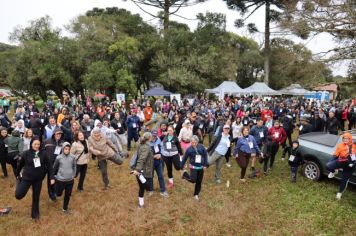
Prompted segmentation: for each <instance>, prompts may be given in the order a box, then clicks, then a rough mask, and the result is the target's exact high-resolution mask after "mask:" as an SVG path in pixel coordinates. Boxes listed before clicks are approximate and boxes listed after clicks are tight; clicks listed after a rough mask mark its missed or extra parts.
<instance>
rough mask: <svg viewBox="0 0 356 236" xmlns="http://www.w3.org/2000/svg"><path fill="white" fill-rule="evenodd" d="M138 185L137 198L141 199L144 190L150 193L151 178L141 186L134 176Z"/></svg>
mask: <svg viewBox="0 0 356 236" xmlns="http://www.w3.org/2000/svg"><path fill="white" fill-rule="evenodd" d="M136 179H137V183H138V188H139V189H138V197H143V196H144V195H145V190H147V191H150V186H151V182H152V178H146V182H145V183H144V184H143V183H142V182H141V181H140V179H139V178H138V176H136Z"/></svg>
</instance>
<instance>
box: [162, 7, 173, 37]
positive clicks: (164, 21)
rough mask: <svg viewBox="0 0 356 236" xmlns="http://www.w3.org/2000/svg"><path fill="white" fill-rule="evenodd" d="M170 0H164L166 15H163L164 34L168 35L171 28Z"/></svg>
mask: <svg viewBox="0 0 356 236" xmlns="http://www.w3.org/2000/svg"><path fill="white" fill-rule="evenodd" d="M170 4H171V3H170V0H165V1H164V13H163V14H164V15H163V36H166V33H167V31H168V28H169V8H170Z"/></svg>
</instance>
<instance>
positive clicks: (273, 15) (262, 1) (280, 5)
mask: <svg viewBox="0 0 356 236" xmlns="http://www.w3.org/2000/svg"><path fill="white" fill-rule="evenodd" d="M224 1H226V4H227V5H228V7H229V8H230V9H235V10H237V11H239V12H240V13H241V14H242V16H245V15H246V14H248V15H247V16H246V17H245V18H243V19H238V20H236V21H235V25H236V26H237V27H242V26H244V23H245V21H246V20H247V19H248V18H249V17H250V16H251V15H252V14H254V13H255V12H256V11H257V10H258V9H259V8H261V7H263V6H264V7H265V32H264V34H265V47H264V57H265V60H264V82H265V83H266V84H269V74H270V35H271V32H270V23H271V21H272V20H278V19H279V17H280V13H279V11H276V10H272V9H271V6H274V7H276V8H277V9H279V10H284V9H285V3H286V2H288V1H287V0H224ZM289 1H294V0H289ZM248 29H249V31H250V32H257V31H258V29H257V27H256V25H255V24H252V23H250V24H248Z"/></svg>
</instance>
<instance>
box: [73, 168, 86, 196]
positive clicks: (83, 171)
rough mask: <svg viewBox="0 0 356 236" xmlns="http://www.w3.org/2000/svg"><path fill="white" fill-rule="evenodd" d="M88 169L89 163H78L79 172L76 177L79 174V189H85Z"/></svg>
mask: <svg viewBox="0 0 356 236" xmlns="http://www.w3.org/2000/svg"><path fill="white" fill-rule="evenodd" d="M87 169H88V164H84V165H77V173H76V175H75V177H77V176H78V175H79V174H80V175H79V182H78V187H77V189H78V190H83V185H84V179H85V176H86V174H87Z"/></svg>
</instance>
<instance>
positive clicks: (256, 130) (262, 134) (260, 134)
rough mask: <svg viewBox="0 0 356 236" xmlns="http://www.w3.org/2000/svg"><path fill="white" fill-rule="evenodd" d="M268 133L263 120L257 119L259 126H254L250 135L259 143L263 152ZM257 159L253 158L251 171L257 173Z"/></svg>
mask: <svg viewBox="0 0 356 236" xmlns="http://www.w3.org/2000/svg"><path fill="white" fill-rule="evenodd" d="M267 133H268V128H267V127H266V126H265V125H263V120H262V119H261V118H259V119H257V124H256V125H254V126H253V127H252V128H251V130H250V135H252V136H253V137H254V138H255V140H256V143H257V146H258V148H259V149H260V150H261V149H262V145H263V144H264V143H266V137H267ZM255 166H256V157H253V158H252V163H251V170H252V171H255Z"/></svg>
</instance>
